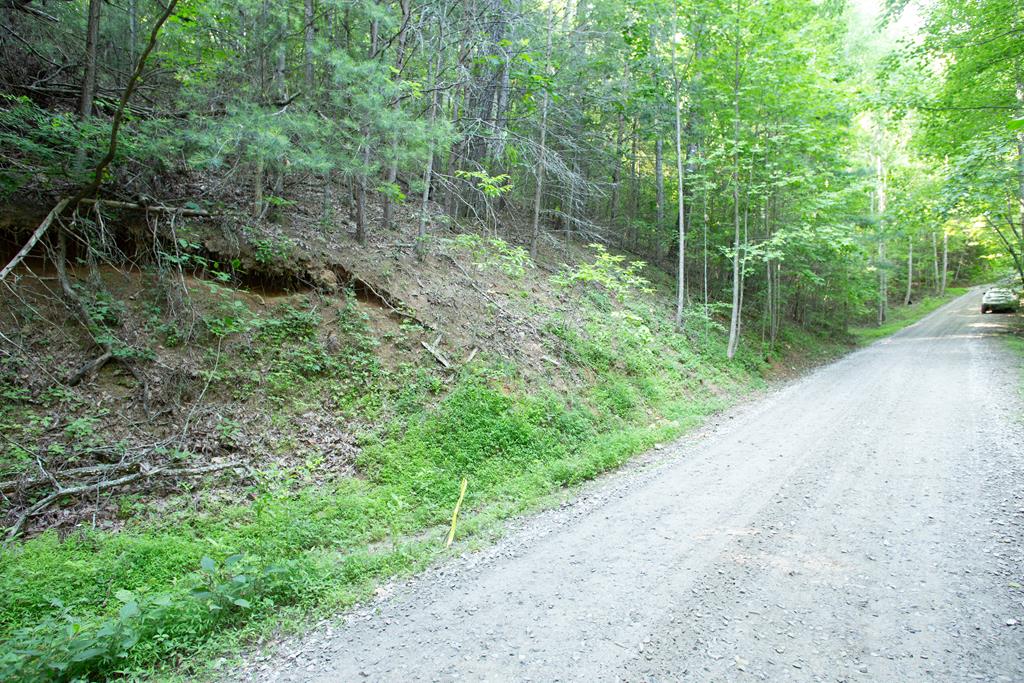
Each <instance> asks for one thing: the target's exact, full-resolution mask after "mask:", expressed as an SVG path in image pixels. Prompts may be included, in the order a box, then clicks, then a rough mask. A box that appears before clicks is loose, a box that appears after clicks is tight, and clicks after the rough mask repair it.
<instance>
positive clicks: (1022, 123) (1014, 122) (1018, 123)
mask: <svg viewBox="0 0 1024 683" xmlns="http://www.w3.org/2000/svg"><path fill="white" fill-rule="evenodd" d="M1006 127H1007V128H1009V129H1010V130H1020V129H1021V128H1024V119H1010V121H1009V122H1008V123H1007V124H1006Z"/></svg>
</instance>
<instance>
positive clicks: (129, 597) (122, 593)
mask: <svg viewBox="0 0 1024 683" xmlns="http://www.w3.org/2000/svg"><path fill="white" fill-rule="evenodd" d="M114 597H115V598H117V599H118V600H119V601H121V602H133V601H134V600H135V595H134V594H133V593H132V592H131V591H126V590H123V589H122V590H119V591H117V592H116V593H114Z"/></svg>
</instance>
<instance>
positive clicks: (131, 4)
mask: <svg viewBox="0 0 1024 683" xmlns="http://www.w3.org/2000/svg"><path fill="white" fill-rule="evenodd" d="M138 43H139V0H128V55H129V56H130V57H131V60H132V64H134V63H135V52H136V50H137V49H138Z"/></svg>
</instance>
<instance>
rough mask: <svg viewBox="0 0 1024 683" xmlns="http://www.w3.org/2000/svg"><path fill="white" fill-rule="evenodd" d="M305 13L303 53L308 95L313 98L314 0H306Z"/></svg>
mask: <svg viewBox="0 0 1024 683" xmlns="http://www.w3.org/2000/svg"><path fill="white" fill-rule="evenodd" d="M305 10H306V11H305V15H304V16H303V19H304V21H305V22H306V26H305V29H306V30H305V39H304V44H303V53H304V56H305V64H304V66H305V77H306V78H305V80H306V97H308V98H310V99H312V97H313V94H314V87H313V41H314V40H315V39H316V33H315V28H314V25H313V21H314V11H313V0H306V6H305Z"/></svg>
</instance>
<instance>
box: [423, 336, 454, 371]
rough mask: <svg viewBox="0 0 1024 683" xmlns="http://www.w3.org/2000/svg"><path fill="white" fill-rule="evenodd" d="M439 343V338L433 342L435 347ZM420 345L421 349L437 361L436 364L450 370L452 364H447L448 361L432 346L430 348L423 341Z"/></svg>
mask: <svg viewBox="0 0 1024 683" xmlns="http://www.w3.org/2000/svg"><path fill="white" fill-rule="evenodd" d="M440 341H441V337H440V336H438V338H437V340H436V341H435V342H434V344H435V345H436V344H437V343H438V342H440ZM420 344H422V345H423V348H425V349H426V350H427V351H429V352H430V355H431V356H433V357H434V358H435V359H436V360H437V362H438V363H440V364H441V365H443V366H444V368H445V370H450V369H451V367H452V364H451V363H449V362H448V359H447V358H445V357H444V355H442V354H441V352H440V351H438V350H437V349H436V348H434V347H433V346H431V345H430V344H428V343H427V342H425V341H421V342H420Z"/></svg>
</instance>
